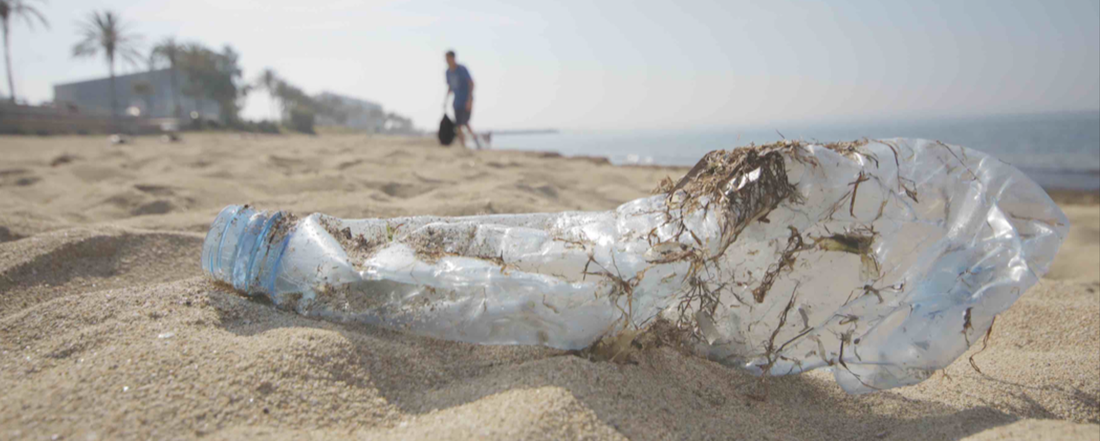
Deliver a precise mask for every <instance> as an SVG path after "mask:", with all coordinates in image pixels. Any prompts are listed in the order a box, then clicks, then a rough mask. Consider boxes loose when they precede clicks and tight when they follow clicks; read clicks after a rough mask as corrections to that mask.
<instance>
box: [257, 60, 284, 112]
mask: <svg viewBox="0 0 1100 441" xmlns="http://www.w3.org/2000/svg"><path fill="white" fill-rule="evenodd" d="M278 85H279V76H278V75H276V74H275V71H274V70H271V68H267V69H264V71H263V72H260V76H259V77H257V78H256V86H257V87H259V88H261V89H263V90H265V91H267V95H268V96H270V97H271V106H272V109H271V110H272V112H271V113H272V114H273V115H274V114H275V113H277V112H278V109H277V108H276V107H275V106H277V105H278V102H277V101H276V100H277V98H276V96H275V92H276V88H277V87H278ZM278 119H279V118H276V120H278Z"/></svg>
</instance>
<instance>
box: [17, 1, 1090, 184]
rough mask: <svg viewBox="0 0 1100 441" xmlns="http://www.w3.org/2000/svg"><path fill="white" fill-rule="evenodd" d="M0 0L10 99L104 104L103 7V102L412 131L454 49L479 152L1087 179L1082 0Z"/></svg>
mask: <svg viewBox="0 0 1100 441" xmlns="http://www.w3.org/2000/svg"><path fill="white" fill-rule="evenodd" d="M4 2H5V3H10V4H13V5H24V6H26V7H29V8H31V9H33V10H34V11H33V13H24V14H13V15H12V16H11V17H10V18H9V19H7V20H6V22H5V23H7V25H6V28H5V29H6V30H7V31H8V34H10V35H9V38H10V42H9V46H10V47H9V49H10V72H11V78H12V85H13V86H14V89H15V99H16V101H17V102H18V103H21V104H29V105H35V106H40V105H42V104H46V105H47V106H52V107H53V108H58V109H62V110H65V109H67V111H68V112H69V113H74V112H76V113H81V114H83V115H87V114H94V113H95V112H100V114H101V115H103V114H105V113H107V114H109V113H110V112H111V110H110V107H111V105H110V99H109V96H110V92H108V91H107V89H108V87H107V86H108V84H107V83H108V82H107V81H105V80H106V79H107V78H108V76H109V69H108V63H107V61H106V60H105V57H104V55H105V54H104V51H103V50H100V51H99V52H98V53H95V54H91V55H90V56H87V57H74V50H75V48H74V46H75V45H77V44H78V43H80V42H81V41H82V40H83V39H84V38H85V37H86V35H85V34H86V32H87V30H88V26H89V24H90V23H93V22H94V20H95V18H94V17H95V16H94V15H93V14H95V13H100V14H102V13H104V12H105V11H111V12H112V13H113V14H114V16H115V17H116V18H117V19H118V20H119V23H121V24H120V25H119V29H120V30H121V32H122V34H121V35H124V36H125V37H127V38H128V39H126V40H125V43H126V44H125V46H126V47H125V49H126V50H125V51H124V50H121V49H120V51H119V54H117V55H116V57H115V58H117V59H116V60H115V61H114V70H115V73H116V75H117V76H118V82H117V84H116V92H115V95H116V97H117V98H118V100H119V101H120V102H119V103H118V109H117V112H116V113H121V114H122V115H123V116H124V117H127V116H141V115H144V116H145V117H165V118H167V117H173V116H183V117H184V120H185V121H186V119H187V118H186V117H189V116H190V117H198V118H199V120H200V122H201V120H203V119H204V118H208V119H210V120H212V121H214V124H216V125H217V124H220V125H233V124H238V123H242V124H243V123H247V122H251V124H252V126H250V127H253V128H262V127H261V126H262V124H263V122H264V121H267V122H270V123H271V124H273V125H276V126H278V125H280V124H282V125H284V126H285V125H290V126H292V127H293V126H294V124H293V122H292V121H290V120H291V119H293V117H295V109H296V108H297V109H298V112H297V113H302V112H304V111H306V110H307V109H308V111H309V113H311V114H312V115H310V118H316V123H317V124H318V125H336V126H345V127H347V128H349V129H352V130H364V131H370V132H379V133H406V134H416V133H424V132H429V133H430V132H432V131H433V130H434V126H435V125H436V124H437V122H438V120H439V118H440V117H441V115H442V113H441V106H440V103H441V102H443V100H444V96H445V95H446V92H447V86H446V84H445V82H444V70H445V69H446V65H445V63H444V57H443V54H444V52H445V51H447V50H448V49H453V50H455V51H456V52H457V59H458V62H459V63H460V64H463V65H465V66H466V67H467V68H468V69H469V71H470V73H471V74H472V77H473V79H474V81H475V83H476V92H475V93H474V96H475V101H474V102H475V104H474V112H473V118H472V120H471V126H472V127H473V128H474V129H475V130H476V131H478V132H482V133H485V132H492V133H493V135H494V136H493V139H492V144H493V147H494V148H497V149H526V150H552V151H558V152H561V153H564V154H570V155H574V154H587V155H602V156H607V157H609V158H610V159H611V160H612V162H615V163H640V164H666V165H687V164H691V163H693V162H694V161H696V160H697V159H698V158H699V157H700V156H701V155H702V154H704V153H705V152H707V151H709V150H711V149H715V148H730V147H733V146H736V145H745V144H748V143H750V142H756V143H762V142H770V141H774V140H777V139H780V138H783V137H786V138H803V139H818V140H828V141H833V140H839V139H855V138H859V137H864V136H866V137H894V136H905V137H925V138H935V139H940V140H942V141H944V142H948V143H954V144H961V145H965V146H968V147H974V148H978V149H982V150H987V151H990V152H991V153H994V154H996V155H997V156H998V157H1000V158H1001V159H1004V160H1006V161H1009V162H1011V163H1013V164H1016V165H1018V166H1020V167H1021V168H1023V169H1025V171H1027V172H1028V173H1029V174H1031V175H1032V176H1033V177H1035V178H1036V179H1037V180H1039V181H1040V183H1041V184H1044V185H1046V186H1050V185H1055V186H1062V187H1072V188H1082V189H1100V1H1094V0H1078V1H1052V2H1035V1H966V2H958V1H921V2H874V1H831V2H783V1H773V2H737V1H722V2H707V1H691V2H677V3H675V4H673V3H671V2H625V1H623V2H617V1H602V2H586V1H561V2H550V3H529V4H524V5H522V6H518V5H515V4H513V3H512V2H490V1H464V2H458V3H456V2H444V1H365V0H336V1H326V2H306V3H303V2H296V1H285V0H264V1H260V0H218V1H214V0H178V1H168V0H165V1H150V0H67V1H66V0H50V1H48V2H47V1H45V0H4ZM24 12H26V11H24ZM46 22H48V27H47V26H45V24H46ZM8 34H6V35H8ZM174 47H175V48H178V49H179V51H180V53H181V55H180V57H179V58H180V59H179V60H177V62H176V71H177V72H179V71H182V73H180V75H179V77H178V78H174V79H173V78H172V75H170V73H171V71H172V69H171V67H172V66H173V64H172V60H170V58H174V57H169V56H167V52H171V51H172V48H174ZM158 48H159V49H158ZM129 50H132V52H133V53H132V54H128V53H127V52H126V51H129ZM188 51H189V52H188ZM203 51H206V52H205V53H206V54H207V55H206V56H203V55H202V54H203V53H204V52H203ZM186 54H191V55H190V58H187V56H185V55H186ZM196 54H198V55H196ZM184 59H189V60H191V61H186V60H184ZM204 69H205V70H204ZM211 69H212V70H214V71H215V72H222V73H223V74H224V75H223V76H224V77H227V78H228V80H226V81H228V82H229V83H230V84H228V85H227V84H222V83H224V82H225V81H222V83H219V81H221V80H220V79H219V78H214V79H206V80H204V79H203V78H201V77H202V76H203V75H204V73H203V72H206V71H207V70H211ZM158 72H159V73H158ZM226 72H228V74H225V73H226ZM185 76H186V78H183V77H185ZM215 76H216V75H215ZM90 80H100V81H99V82H94V81H93V82H89V81H90ZM173 82H175V83H176V86H175V87H173V86H172V84H173ZM124 83H125V84H124ZM214 89H218V90H217V91H213V90H214ZM4 90H5V91H8V87H5V88H4ZM97 91H98V92H97ZM97 93H98V94H99V95H96V94H97ZM93 95H94V96H93ZM66 106H68V107H66ZM74 109H75V110H74ZM299 116H301V117H302V118H305V116H304V115H299ZM299 119H301V118H299ZM9 120H10V118H9ZM311 121H313V120H312V119H311ZM531 131H537V132H538V133H539V134H532V133H531Z"/></svg>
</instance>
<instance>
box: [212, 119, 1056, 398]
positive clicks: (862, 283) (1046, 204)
mask: <svg viewBox="0 0 1100 441" xmlns="http://www.w3.org/2000/svg"><path fill="white" fill-rule="evenodd" d="M663 190H664V191H665V193H663V194H659V195H656V196H652V197H648V198H642V199H638V200H635V201H631V202H628V203H626V204H623V205H622V206H620V207H618V208H617V209H615V210H613V211H607V212H596V213H580V212H563V213H538V214H519V215H492V216H472V217H457V218H440V217H432V216H420V217H406V218H395V219H362V220H343V219H337V218H333V217H330V216H325V215H322V214H313V215H310V216H309V217H306V218H304V219H301V220H295V219H293V218H292V217H291V216H289V215H286V214H284V213H267V212H260V211H256V210H254V209H252V208H249V207H239V206H230V207H227V208H226V209H225V210H223V211H222V213H221V214H219V216H218V218H217V219H216V220H215V222H214V225H213V226H212V227H211V230H210V233H209V234H208V236H207V238H206V242H205V245H204V250H203V268H204V270H205V271H206V272H207V273H208V274H210V275H211V276H212V277H214V278H216V279H219V280H222V281H225V282H227V283H231V284H233V285H234V287H236V288H237V289H239V290H242V291H245V292H248V293H251V294H258V295H266V296H268V297H269V298H270V299H271V301H272V302H274V303H275V304H277V305H281V306H285V307H289V308H292V309H294V310H296V311H298V312H300V313H302V314H307V315H311V316H317V317H321V318H325V319H329V320H335V321H355V322H363V323H371V324H377V325H382V326H386V327H390V328H394V329H400V330H406V331H409V332H413V333H417V334H421V335H427V336H432V337H437V338H442V339H448V340H460V341H466V342H475V343H483V344H541V345H547V346H552V347H556V348H563V349H581V348H585V347H589V346H591V345H593V344H594V343H596V342H597V341H599V340H600V339H601V338H608V337H613V336H616V335H622V334H623V333H626V332H634V331H636V330H638V329H643V328H645V327H646V326H648V325H650V324H652V323H653V322H654V321H655V320H656V319H658V318H659V317H664V318H666V319H668V320H670V321H672V322H673V323H675V324H676V326H677V327H678V328H679V329H681V330H682V331H683V332H684V333H686V334H688V335H690V336H691V337H692V338H691V341H693V342H695V344H694V345H695V348H696V349H697V350H698V351H699V352H700V353H702V354H704V355H706V356H708V357H710V358H712V359H714V360H718V361H720V362H722V363H725V364H730V365H738V366H742V367H744V368H747V369H749V370H750V371H753V372H756V373H759V374H766V375H786V374H793V373H799V372H803V371H806V370H811V369H815V368H822V367H830V368H831V369H832V370H833V372H834V374H835V376H836V379H837V381H838V383H839V384H840V385H841V386H842V387H843V388H844V389H845V390H846V391H848V392H849V393H865V392H870V391H875V390H881V389H886V388H891V387H897V386H903V385H908V384H914V383H918V382H920V381H922V380H924V379H926V378H928V377H929V376H930V375H931V374H932V373H933V372H934V371H935V370H937V369H942V368H944V367H945V366H947V365H948V364H950V363H951V362H952V361H954V360H955V359H956V358H958V357H959V356H960V355H961V354H963V352H965V351H966V349H967V348H968V347H969V346H970V345H972V344H974V343H976V342H980V341H982V338H983V336H984V335H985V333H986V332H987V330H988V329H989V328H990V326H991V324H992V322H993V320H994V317H995V316H996V315H997V314H998V313H1000V312H1002V311H1004V310H1005V309H1007V308H1008V307H1009V306H1011V305H1012V303H1013V302H1014V301H1015V300H1016V299H1017V298H1019V296H1020V295H1022V294H1023V293H1024V292H1025V291H1026V290H1027V289H1028V288H1029V287H1031V286H1032V285H1034V284H1035V283H1036V282H1038V280H1039V278H1040V277H1042V275H1043V274H1045V273H1046V271H1047V270H1048V268H1049V266H1050V264H1051V262H1052V261H1053V259H1054V256H1055V254H1056V253H1057V251H1058V248H1059V246H1060V245H1061V243H1062V240H1063V238H1064V237H1065V235H1066V232H1067V231H1068V228H1069V222H1068V220H1067V219H1066V217H1065V215H1064V214H1063V213H1062V212H1061V210H1060V209H1059V208H1058V207H1057V206H1056V205H1055V204H1054V202H1053V201H1051V199H1050V198H1049V197H1048V196H1047V194H1046V193H1045V192H1044V191H1043V190H1042V189H1041V188H1039V187H1038V186H1037V185H1036V184H1035V183H1033V182H1032V181H1031V180H1029V179H1028V178H1027V177H1025V176H1024V175H1023V174H1022V173H1021V172H1020V171H1019V170H1017V169H1015V168H1014V167H1012V166H1010V165H1008V164H1006V163H1004V162H1001V161H999V160H997V159H996V158H993V157H991V156H988V155H986V154H983V153H981V152H978V151H974V150H968V149H965V148H962V147H958V146H950V145H945V144H942V143H939V142H935V141H925V140H907V139H892V140H881V141H862V142H855V143H839V144H828V145H820V144H810V143H803V142H796V141H786V142H781V143H777V144H771V145H766V146H758V147H750V148H743V149H737V150H733V151H729V152H725V151H716V152H712V153H710V154H708V155H707V156H706V157H704V158H703V160H701V161H700V163H699V164H698V165H696V167H695V168H693V169H692V171H691V172H689V173H688V175H687V176H686V177H685V178H684V179H683V180H682V181H681V182H679V183H678V184H675V185H673V184H672V183H670V182H668V183H665V184H664V187H663Z"/></svg>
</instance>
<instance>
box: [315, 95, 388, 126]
mask: <svg viewBox="0 0 1100 441" xmlns="http://www.w3.org/2000/svg"><path fill="white" fill-rule="evenodd" d="M313 99H314V100H315V101H317V103H318V105H319V106H320V107H321V111H319V112H318V114H317V124H318V125H322V126H342V127H349V128H352V129H357V130H363V131H367V132H371V133H379V132H382V131H384V130H385V129H386V112H385V111H383V110H382V105H381V104H378V103H373V102H370V101H367V100H361V99H358V98H352V97H349V96H344V95H337V94H335V93H331V92H321V93H320V94H318V95H317V96H315V97H314V98H313Z"/></svg>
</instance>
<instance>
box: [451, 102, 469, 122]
mask: <svg viewBox="0 0 1100 441" xmlns="http://www.w3.org/2000/svg"><path fill="white" fill-rule="evenodd" d="M468 122H470V112H469V111H467V110H466V106H465V105H462V106H458V107H455V125H456V126H464V125H466V123H468Z"/></svg>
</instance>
